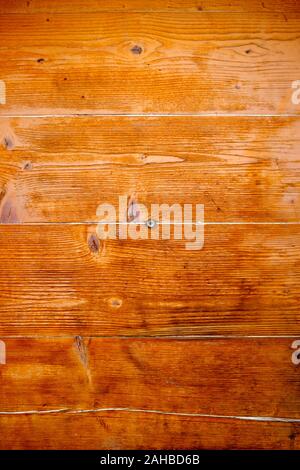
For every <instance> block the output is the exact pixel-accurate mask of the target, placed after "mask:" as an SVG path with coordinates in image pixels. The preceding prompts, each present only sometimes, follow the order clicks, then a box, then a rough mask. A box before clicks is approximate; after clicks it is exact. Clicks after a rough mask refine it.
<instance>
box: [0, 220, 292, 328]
mask: <svg viewBox="0 0 300 470" xmlns="http://www.w3.org/2000/svg"><path fill="white" fill-rule="evenodd" d="M299 237H300V231H299V226H298V225H272V224H271V225H269V226H267V225H256V226H255V225H254V226H252V225H232V226H230V225H229V226H224V225H221V226H206V227H205V245H204V248H203V249H202V250H200V251H187V250H186V249H185V242H184V241H179V240H107V241H104V242H101V243H100V242H99V243H92V242H93V240H95V226H88V225H86V226H81V225H71V226H66V225H58V226H55V225H54V226H52V225H50V226H42V227H40V226H18V225H15V226H13V225H11V226H2V227H1V231H0V246H1V263H2V264H1V267H2V269H1V272H0V299H1V304H0V334H13V335H15V334H18V335H22V334H36V333H38V334H56V335H64V334H70V333H71V334H78V335H138V334H143V335H169V334H172V335H181V334H185V335H187V334H223V333H225V334H239V335H241V334H267V335H275V334H276V335H284V334H297V333H299V300H300V299H299V292H300V288H299V287H300V286H299V281H300V278H299V273H300V271H299V262H300V252H299ZM153 293H155V296H153Z"/></svg>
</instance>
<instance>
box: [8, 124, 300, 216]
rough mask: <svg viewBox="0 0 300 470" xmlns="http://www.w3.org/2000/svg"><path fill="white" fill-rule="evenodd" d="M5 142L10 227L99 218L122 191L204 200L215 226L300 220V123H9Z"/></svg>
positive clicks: (149, 199) (146, 198) (147, 200)
mask: <svg viewBox="0 0 300 470" xmlns="http://www.w3.org/2000/svg"><path fill="white" fill-rule="evenodd" d="M0 142H1V143H2V145H1V147H0V190H1V194H2V198H1V199H2V203H1V205H0V220H1V222H2V223H13V222H23V223H28V222H82V221H96V220H98V218H97V216H96V210H97V207H98V205H99V204H101V203H106V202H108V203H111V204H114V205H117V204H118V197H119V195H126V196H128V201H130V200H134V201H135V202H137V203H142V204H146V205H147V207H148V209H149V210H150V205H151V204H152V203H168V204H173V203H177V204H178V203H179V204H184V203H191V204H204V205H205V220H206V221H210V222H211V221H214V222H216V221H218V222H273V221H274V222H275V221H276V222H291V221H298V220H299V218H300V197H299V196H300V194H299V193H300V156H299V155H300V123H299V119H297V118H274V117H273V118H259V119H258V118H249V117H244V118H240V117H239V118H238V117H237V118H235V117H228V118H222V119H220V118H216V117H207V116H206V117H202V118H201V117H194V118H191V117H190V118H189V119H186V118H184V117H168V118H165V117H164V118H157V117H156V118H149V117H146V118H137V117H136V118H128V117H105V118H104V117H80V118H75V117H71V118H43V119H40V118H18V119H16V118H11V119H8V118H0ZM78 199H80V203H79V201H78ZM8 206H9V207H10V208H11V211H10V215H9V213H8V210H7V207H8Z"/></svg>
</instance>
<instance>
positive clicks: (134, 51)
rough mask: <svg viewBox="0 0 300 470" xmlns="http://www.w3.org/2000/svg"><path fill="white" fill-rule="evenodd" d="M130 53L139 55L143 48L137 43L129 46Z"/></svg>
mask: <svg viewBox="0 0 300 470" xmlns="http://www.w3.org/2000/svg"><path fill="white" fill-rule="evenodd" d="M131 52H132V54H136V55H140V54H141V53H142V52H143V49H142V48H141V46H138V45H137V44H136V45H135V46H133V47H132V48H131Z"/></svg>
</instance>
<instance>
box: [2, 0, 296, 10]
mask: <svg viewBox="0 0 300 470" xmlns="http://www.w3.org/2000/svg"><path fill="white" fill-rule="evenodd" d="M298 7H299V5H298V0H265V1H264V2H262V1H260V0H251V1H248V0H234V1H230V0H201V1H197V0H89V1H86V0H64V1H61V0H9V2H6V3H4V2H3V3H1V4H0V12H1V13H2V12H3V13H42V12H44V13H58V12H70V13H74V12H75V11H76V12H77V11H79V12H81V13H82V12H92V13H94V12H97V11H105V12H109V11H115V10H116V11H159V12H162V11H167V12H169V11H170V12H172V11H174V10H175V11H179V12H184V11H192V12H202V11H222V12H224V13H225V12H228V11H237V12H242V11H247V12H248V11H261V12H263V13H266V12H268V11H271V12H274V11H275V12H276V11H281V12H287V11H288V12H289V11H292V12H299V8H298Z"/></svg>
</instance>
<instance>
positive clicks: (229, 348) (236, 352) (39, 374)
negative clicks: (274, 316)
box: [0, 337, 300, 421]
mask: <svg viewBox="0 0 300 470" xmlns="http://www.w3.org/2000/svg"><path fill="white" fill-rule="evenodd" d="M1 339H3V340H4V341H5V343H6V350H7V361H6V365H4V366H1V368H0V384H1V387H0V390H1V391H0V413H13V412H15V413H17V412H23V413H26V412H29V413H39V412H41V413H43V412H46V411H48V412H51V411H53V410H62V412H68V413H69V412H70V413H71V412H76V411H77V412H80V411H84V410H85V411H87V410H99V409H101V410H102V409H107V408H111V409H114V410H116V411H118V409H123V410H124V409H131V410H144V411H145V412H146V411H148V412H157V413H178V414H184V413H190V414H191V415H192V416H191V418H192V419H193V418H194V417H195V416H193V415H196V414H202V415H203V414H205V415H218V416H220V415H221V416H235V417H238V416H240V417H252V418H253V419H259V418H266V419H269V420H272V419H277V418H285V419H287V420H291V421H293V420H295V419H299V418H300V395H299V389H300V375H299V367H300V366H296V365H294V364H293V363H292V361H291V356H292V353H293V352H294V350H293V349H292V348H291V345H292V342H293V341H294V339H293V338H286V339H281V338H276V339H275V338H274V339H255V338H247V339H246V338H236V339H233V338H231V339H229V338H227V339H220V338H219V339H176V338H172V339H153V338H151V339H149V338H148V339H146V338H140V339H137V338H134V339H130V338H128V339H125V338H122V339H120V338H118V339H117V338H81V337H76V338H47V337H46V338H2V337H1Z"/></svg>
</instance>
